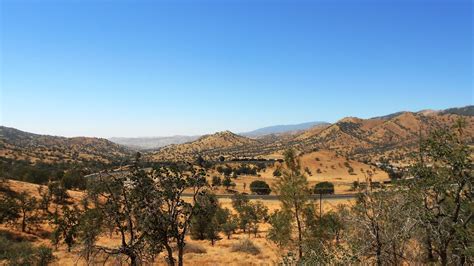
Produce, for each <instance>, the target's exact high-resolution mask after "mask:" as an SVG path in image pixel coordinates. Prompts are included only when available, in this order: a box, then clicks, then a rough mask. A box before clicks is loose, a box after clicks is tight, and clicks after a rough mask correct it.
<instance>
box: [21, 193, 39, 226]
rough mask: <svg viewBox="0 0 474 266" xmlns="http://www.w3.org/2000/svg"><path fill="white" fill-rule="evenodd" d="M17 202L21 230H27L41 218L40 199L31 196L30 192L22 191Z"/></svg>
mask: <svg viewBox="0 0 474 266" xmlns="http://www.w3.org/2000/svg"><path fill="white" fill-rule="evenodd" d="M17 204H18V210H19V214H20V225H21V231H22V232H26V231H27V229H28V228H29V227H31V226H34V225H37V224H38V223H39V222H40V220H41V217H40V215H39V214H38V213H37V211H38V201H37V200H36V199H35V198H34V197H31V196H29V195H28V193H26V192H22V193H20V194H19V195H18V199H17Z"/></svg>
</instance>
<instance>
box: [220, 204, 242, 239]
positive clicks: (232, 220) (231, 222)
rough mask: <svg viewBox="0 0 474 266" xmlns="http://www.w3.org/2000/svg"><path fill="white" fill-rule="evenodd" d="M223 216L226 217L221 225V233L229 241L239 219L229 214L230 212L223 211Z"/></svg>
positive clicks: (227, 210)
mask: <svg viewBox="0 0 474 266" xmlns="http://www.w3.org/2000/svg"><path fill="white" fill-rule="evenodd" d="M223 216H224V217H226V219H225V223H223V224H222V232H224V234H225V235H226V236H227V239H230V237H231V236H232V234H233V233H235V230H237V228H238V227H239V217H238V216H237V215H235V214H231V213H230V210H229V209H227V208H225V209H223Z"/></svg>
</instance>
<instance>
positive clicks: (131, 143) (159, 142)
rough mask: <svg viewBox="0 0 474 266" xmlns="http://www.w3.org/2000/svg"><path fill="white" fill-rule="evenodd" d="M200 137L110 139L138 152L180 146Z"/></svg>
mask: <svg viewBox="0 0 474 266" xmlns="http://www.w3.org/2000/svg"><path fill="white" fill-rule="evenodd" d="M199 137H201V136H179V135H177V136H170V137H142V138H117V137H115V138H110V139H109V140H110V141H112V142H115V143H117V144H120V145H123V146H126V147H129V148H132V149H139V150H149V149H157V148H161V147H164V146H168V145H171V144H182V143H186V142H191V141H195V140H197V139H198V138H199Z"/></svg>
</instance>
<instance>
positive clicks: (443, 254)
mask: <svg viewBox="0 0 474 266" xmlns="http://www.w3.org/2000/svg"><path fill="white" fill-rule="evenodd" d="M439 258H440V259H441V265H443V266H445V265H448V254H447V251H446V249H445V248H444V247H442V250H440V251H439Z"/></svg>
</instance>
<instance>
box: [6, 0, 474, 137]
mask: <svg viewBox="0 0 474 266" xmlns="http://www.w3.org/2000/svg"><path fill="white" fill-rule="evenodd" d="M335 2H337V3H332V2H329V1H297V2H294V1H256V2H250V1H230V2H227V1H226V2H225V3H224V2H218V1H178V2H172V1H159V2H152V1H120V2H109V1H86V2H79V1H77V2H76V1H74V2H65V1H62V2H60V1H41V2H39V1H10V0H6V1H2V2H1V3H0V5H1V7H0V12H1V23H0V27H1V32H2V34H1V36H0V38H1V58H0V60H1V69H0V76H1V78H0V79H1V81H0V82H1V83H0V86H1V93H0V102H1V111H0V112H1V113H0V121H1V123H0V124H1V125H5V126H10V127H15V128H18V129H20V130H25V131H29V132H34V133H41V134H51V135H63V136H96V137H112V136H116V137H138V136H170V135H200V134H206V133H212V132H216V131H221V130H231V131H233V132H245V131H250V130H254V129H256V128H260V127H265V126H271V125H278V124H296V123H302V122H309V121H327V122H335V121H337V120H338V119H340V118H343V117H345V116H357V117H361V118H369V117H374V116H380V115H385V114H389V113H393V112H398V111H402V110H406V111H419V110H422V109H445V108H450V107H460V106H465V105H471V104H473V102H474V98H473V67H472V64H473V60H474V57H473V40H472V36H473V35H474V34H473V33H474V32H473V14H472V10H473V3H472V1H469V0H460V1H457V0H456V1H448V0H442V1H425V0H415V1H402V0H400V1H377V2H376V1H359V2H353V1H344V0H341V1H335ZM341 2H343V3H344V5H341Z"/></svg>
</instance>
